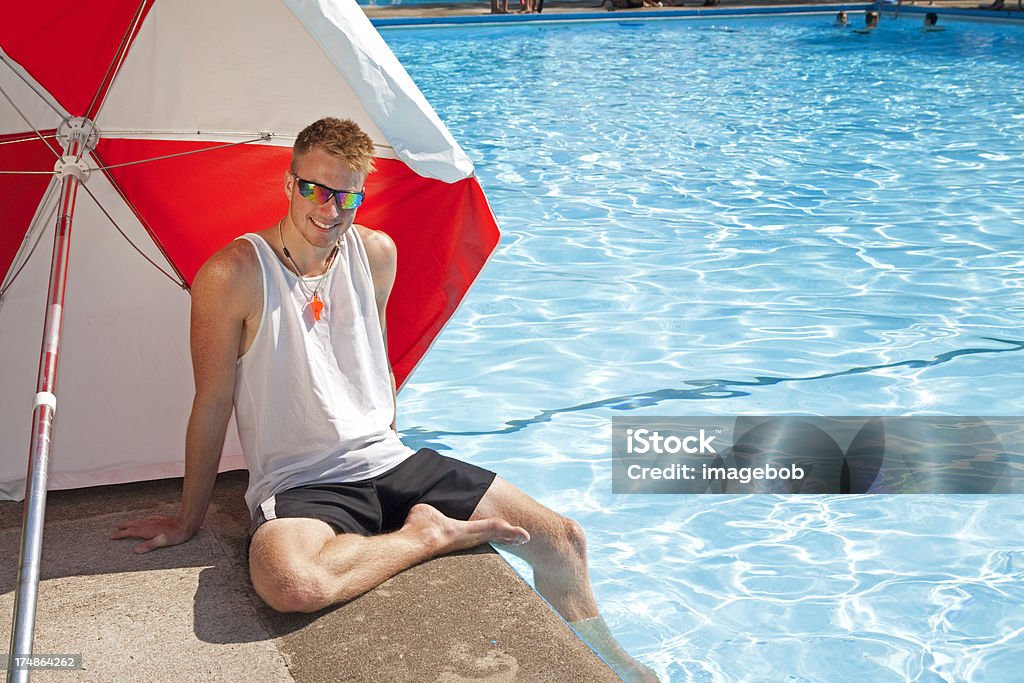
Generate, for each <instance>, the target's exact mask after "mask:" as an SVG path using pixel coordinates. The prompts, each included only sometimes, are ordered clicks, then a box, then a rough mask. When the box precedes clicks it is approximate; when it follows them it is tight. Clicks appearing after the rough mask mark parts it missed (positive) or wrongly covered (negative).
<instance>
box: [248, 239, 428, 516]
mask: <svg viewBox="0 0 1024 683" xmlns="http://www.w3.org/2000/svg"><path fill="white" fill-rule="evenodd" d="M239 239H246V240H248V241H249V242H250V243H252V245H253V247H254V248H255V250H256V255H257V257H258V258H259V262H260V270H261V271H262V274H263V316H262V318H261V319H260V324H259V328H258V329H257V331H256V337H255V338H254V339H253V342H252V345H251V346H250V347H249V350H248V351H246V352H245V354H244V355H243V356H242V357H241V358H239V359H238V366H237V371H236V376H235V420H236V422H237V423H238V437H239V440H240V441H241V444H242V452H243V453H244V455H245V462H246V465H247V466H248V468H249V490H248V491H247V492H246V494H245V501H246V503H247V504H248V505H249V512H250V514H252V515H253V516H255V512H256V508H257V506H259V505H260V504H261V503H262V502H264V501H266V500H267V499H269V498H270V497H271V496H273V495H275V494H277V493H279V492H281V491H284V490H286V489H291V488H294V487H296V486H303V485H305V484H312V483H315V482H334V483H337V482H346V481H359V480H361V479H367V478H369V477H373V476H376V475H378V474H381V473H383V472H385V471H387V470H389V469H391V468H392V467H394V466H396V465H397V464H398V463H400V462H402V461H403V460H405V459H406V458H407V457H409V456H410V455H412V453H413V451H412V449H410V448H409V447H407V446H406V445H405V444H403V443H402V442H401V440H399V438H398V435H397V434H395V432H394V431H393V430H392V429H391V421H392V418H393V416H394V410H395V407H394V397H393V395H392V393H391V379H390V376H389V374H388V371H389V368H390V366H389V364H388V359H387V353H386V351H385V349H384V340H383V337H382V335H381V326H380V320H379V316H378V315H377V305H376V301H375V299H374V291H373V279H372V277H371V275H370V265H369V261H368V260H367V258H366V252H365V250H364V249H363V243H362V240H361V238H360V237H359V231H358V229H357V228H356V227H355V226H352V228H350V229H349V230H348V231H347V232H346V233H345V236H344V237H343V238H342V240H341V245H340V247H339V249H338V254H337V256H336V257H335V259H334V262H333V263H332V264H331V267H330V271H329V273H328V275H327V279H326V280H325V281H324V286H323V288H322V292H323V293H321V298H322V299H323V301H324V304H325V305H324V310H323V312H322V314H321V317H320V320H319V321H316V322H314V319H313V313H312V310H311V308H310V306H309V303H308V302H307V298H306V294H305V293H304V292H303V291H302V288H301V286H300V285H299V278H298V276H296V275H295V273H293V272H292V271H291V270H290V269H288V268H287V267H285V265H284V264H283V263H282V262H281V260H280V259H278V257H277V255H276V254H275V253H274V250H273V249H272V248H271V247H270V245H269V244H267V242H266V241H265V240H264V239H263V238H262V237H260V236H259V235H256V234H252V233H250V234H247V235H243V236H242V237H241V238H239ZM319 280H320V278H319V277H315V278H306V279H305V282H306V285H307V288H308V289H309V290H312V288H313V287H314V286H316V284H317V283H318V282H319Z"/></svg>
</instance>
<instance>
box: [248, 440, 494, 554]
mask: <svg viewBox="0 0 1024 683" xmlns="http://www.w3.org/2000/svg"><path fill="white" fill-rule="evenodd" d="M494 477H495V474H494V472H491V471H490V470H485V469H484V468H482V467H477V466H476V465H471V464H469V463H466V462H462V461H461V460H456V459H454V458H449V457H447V456H444V455H441V454H439V453H438V452H437V451H434V450H431V449H429V448H421V449H420V450H418V451H416V452H415V453H413V454H412V455H410V456H409V457H408V458H406V459H405V460H403V461H402V462H401V463H399V464H398V465H397V466H396V467H394V468H392V469H390V470H388V471H387V472H385V473H384V474H381V475H379V476H376V477H373V478H371V479H364V480H363V481H353V482H346V483H343V484H310V485H308V486H299V487H297V488H293V489H288V490H286V491H282V492H281V493H278V494H276V495H274V496H271V497H270V498H268V499H267V500H265V501H264V502H263V503H261V504H260V505H259V506H258V507H257V508H256V518H255V519H253V522H252V527H251V528H250V529H249V538H250V539H251V538H252V535H253V534H254V533H255V532H256V529H258V528H259V526H260V525H261V524H263V523H264V522H267V521H268V520H271V519H281V518H286V517H310V518H313V519H319V520H322V521H324V522H327V523H328V524H330V525H331V526H332V527H334V529H335V530H336V531H338V532H339V533H353V534H361V535H363V536H373V535H375V534H381V533H387V532H389V531H396V530H398V529H400V528H401V526H402V524H403V523H404V522H405V518H406V516H407V515H408V514H409V510H410V509H412V506H413V505H416V504H418V503H427V504H428V505H432V506H434V507H435V508H437V509H438V510H440V511H441V513H442V514H444V515H446V516H447V517H452V518H454V519H461V520H467V519H469V517H470V515H472V514H473V510H475V509H476V506H477V503H479V502H480V499H481V498H483V497H484V493H486V492H487V489H488V487H490V485H491V482H492V481H494Z"/></svg>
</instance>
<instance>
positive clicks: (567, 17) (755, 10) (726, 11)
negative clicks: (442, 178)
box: [370, 2, 1024, 28]
mask: <svg viewBox="0 0 1024 683" xmlns="http://www.w3.org/2000/svg"><path fill="white" fill-rule="evenodd" d="M394 7H396V8H398V7H402V8H404V9H409V8H410V7H411V6H409V5H405V6H402V5H395V6H394ZM416 7H426V6H424V5H418V6H416ZM879 8H880V11H882V12H883V13H885V14H887V15H888V14H891V13H894V12H897V7H896V5H892V4H888V3H877V2H871V3H868V2H860V3H849V4H832V5H783V6H778V7H711V8H707V7H691V8H665V9H653V10H652V9H646V10H644V11H643V12H636V11H631V10H620V11H617V12H609V11H606V10H602V11H599V12H580V11H574V12H551V13H546V14H483V15H479V14H478V15H465V16H443V17H437V16H431V17H408V16H406V17H394V18H390V17H388V18H379V17H378V18H373V17H371V19H370V21H371V22H372V23H373V25H374V26H376V27H378V28H389V27H401V26H433V27H436V26H446V25H465V24H513V23H523V22H574V23H575V22H590V21H650V20H654V19H686V18H698V17H699V18H716V17H736V16H756V15H764V16H767V15H784V14H831V13H835V12H838V11H840V10H843V11H846V12H865V11H867V10H871V9H873V10H876V11H877V10H879ZM374 9H378V10H379V9H381V6H374ZM898 12H899V13H900V14H925V13H927V12H935V13H937V14H938V15H940V16H943V15H945V16H950V17H956V18H957V19H982V20H985V21H1009V22H1013V23H1020V24H1024V14H1022V13H1021V12H1011V11H994V10H982V9H963V8H957V7H949V8H946V7H943V8H939V7H934V6H925V5H904V6H900V7H899V9H898Z"/></svg>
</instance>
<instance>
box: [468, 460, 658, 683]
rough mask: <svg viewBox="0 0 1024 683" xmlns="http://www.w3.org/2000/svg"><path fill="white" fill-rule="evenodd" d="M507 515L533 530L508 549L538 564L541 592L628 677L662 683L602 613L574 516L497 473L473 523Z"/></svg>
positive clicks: (507, 518)
mask: <svg viewBox="0 0 1024 683" xmlns="http://www.w3.org/2000/svg"><path fill="white" fill-rule="evenodd" d="M485 519H503V520H505V521H506V522H508V523H509V524H513V525H515V526H517V527H522V528H523V529H525V530H526V531H527V533H529V534H530V542H529V543H527V544H526V545H518V546H509V547H506V548H503V550H508V551H509V552H511V553H514V554H515V555H518V556H519V557H521V558H523V559H524V560H526V561H527V562H529V563H530V566H531V567H533V582H534V584H535V585H536V586H537V591H538V592H539V593H540V594H541V595H543V596H544V598H545V599H546V600H547V601H548V602H549V603H551V606H552V607H554V608H555V610H556V611H557V612H558V613H559V614H561V615H562V618H564V619H565V620H566V621H568V622H569V625H570V626H572V627H573V629H575V630H576V632H577V633H579V634H580V636H581V637H583V639H584V640H586V641H587V643H588V644H589V645H590V646H591V647H592V648H594V650H596V651H597V653H598V654H600V655H601V656H602V657H604V659H605V661H607V662H608V664H609V665H611V667H612V668H613V669H615V672H616V673H618V674H619V675H620V676H621V677H622V678H623V680H625V681H654V682H656V681H658V677H657V676H656V675H655V674H654V672H653V671H651V670H650V669H648V668H647V667H645V666H643V665H642V664H640V663H639V662H637V661H636V660H635V659H633V658H632V657H630V655H629V654H628V653H627V652H626V651H625V650H623V649H622V646H621V645H619V644H618V642H616V641H615V638H614V637H613V636H612V634H611V632H610V631H609V630H608V627H607V625H606V624H605V623H604V620H603V619H602V618H601V616H600V614H598V611H597V601H596V600H595V599H594V591H593V589H592V588H591V586H590V577H589V576H588V571H587V542H586V538H585V536H584V534H583V529H582V528H580V525H579V524H577V523H576V522H574V521H573V520H571V519H569V518H567V517H563V516H562V515H560V514H558V513H556V512H554V511H552V510H550V509H548V508H546V507H544V506H543V505H541V504H540V503H538V502H537V501H535V500H534V499H533V498H531V497H530V496H528V495H527V494H526V493H524V492H523V491H521V490H519V489H518V488H516V487H515V486H513V485H512V484H510V483H509V482H507V481H505V480H504V479H502V478H501V477H497V478H495V480H494V483H493V484H491V487H490V488H489V489H488V490H487V493H485V494H484V497H483V498H481V499H480V503H479V504H478V505H477V506H476V510H474V512H473V515H472V516H471V517H470V521H471V522H472V521H474V520H480V521H482V520H485Z"/></svg>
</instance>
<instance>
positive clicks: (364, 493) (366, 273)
mask: <svg viewBox="0 0 1024 683" xmlns="http://www.w3.org/2000/svg"><path fill="white" fill-rule="evenodd" d="M373 152H374V146H373V141H372V140H371V139H370V138H369V136H367V135H366V134H365V133H364V132H363V131H362V130H360V129H359V127H358V126H357V125H356V124H355V123H354V122H352V121H340V120H338V119H333V118H325V119H321V120H320V121H317V122H315V123H313V124H312V125H310V126H308V127H307V128H305V129H304V130H303V131H302V132H300V133H299V135H298V137H297V139H296V141H295V145H294V148H293V150H292V162H291V167H290V168H289V169H288V171H287V172H286V173H285V174H284V192H285V195H286V196H287V197H288V201H289V205H288V212H287V214H286V215H285V216H284V217H283V218H282V219H281V220H280V221H279V222H278V223H277V224H276V225H274V226H272V227H270V228H267V229H265V230H263V231H261V232H258V233H250V234H247V235H244V236H243V237H242V238H239V239H237V240H235V241H234V242H232V243H231V244H229V245H228V246H226V247H224V248H223V249H221V250H220V251H219V252H217V253H216V254H214V255H213V256H212V257H211V258H210V259H209V261H207V262H206V264H205V265H204V266H203V267H202V269H200V271H199V273H198V274H197V275H196V277H195V281H194V282H193V285H192V327H191V346H192V363H193V369H194V375H195V385H196V392H195V398H194V400H193V404H192V414H191V417H190V418H189V423H188V433H187V437H186V443H185V481H184V487H183V493H182V503H181V509H180V511H179V513H178V515H177V516H176V517H155V518H149V519H142V520H134V521H130V522H125V523H122V524H119V525H118V527H119V529H120V531H118V532H117V533H115V534H114V538H127V537H132V538H141V539H144V541H143V542H142V543H139V544H137V545H136V546H135V547H134V551H135V552H138V553H144V552H148V551H150V550H153V549H154V548H159V547H163V546H170V545H175V544H178V543H184V542H185V541H187V540H189V539H190V538H191V537H192V536H193V535H195V534H196V532H197V531H198V530H199V528H200V525H201V524H202V522H203V518H204V517H205V515H206V511H207V508H208V506H209V503H210V497H211V494H212V491H213V486H214V481H215V479H216V475H217V465H218V463H219V462H220V453H221V449H222V447H223V443H224V436H225V432H226V430H227V424H228V419H229V418H230V416H231V412H232V407H233V408H234V412H235V416H236V420H237V423H238V432H239V438H240V441H241V443H242V450H243V453H244V454H245V459H246V464H247V466H248V468H249V489H248V491H247V492H246V502H247V503H248V505H249V509H250V513H251V515H252V520H253V521H252V527H251V529H250V547H249V570H250V575H251V577H252V582H253V587H254V588H255V589H256V592H257V593H258V594H259V596H260V597H261V598H263V600H264V601H265V602H266V603H267V604H268V605H269V606H270V607H272V608H273V609H275V610H278V611H280V612H316V611H318V610H321V609H324V608H326V607H329V606H332V605H337V604H340V603H344V602H347V601H349V600H351V599H353V598H355V597H357V596H359V595H361V594H363V593H365V592H366V591H368V590H370V589H372V588H374V587H375V586H377V585H379V584H380V583H382V582H383V581H385V580H387V579H388V578H390V577H392V576H394V575H395V574H397V573H399V572H401V571H403V570H405V569H407V568H409V567H411V566H413V565H415V564H418V563H420V562H423V561H425V560H428V559H430V558H432V557H436V556H438V555H443V554H445V553H450V552H453V551H456V550H462V549H465V548H470V547H473V546H477V545H480V544H483V543H497V544H501V545H504V546H506V547H508V549H509V550H510V551H512V552H514V553H516V554H517V555H519V556H521V557H522V558H524V559H525V560H526V561H528V562H529V563H530V564H531V565H532V566H533V569H534V579H535V583H536V586H537V590H538V591H540V593H541V594H542V595H543V596H544V597H545V598H546V599H547V600H548V602H550V603H551V605H552V606H553V607H554V608H555V609H556V610H557V611H558V612H559V614H561V615H562V616H563V617H564V618H565V619H566V620H567V621H569V622H570V624H571V625H572V626H573V628H575V629H576V630H577V631H578V632H579V633H580V635H582V636H583V637H584V638H585V639H586V640H587V641H588V642H589V643H590V644H591V646H593V647H594V648H595V649H596V650H597V651H598V652H599V653H600V654H601V655H602V656H604V657H605V659H606V660H607V661H608V662H609V664H611V665H612V666H613V668H615V669H616V670H617V671H618V672H619V673H620V675H622V676H624V677H625V678H626V679H627V680H646V681H655V680H657V678H656V677H655V676H654V674H653V673H651V672H650V671H649V670H648V669H646V668H644V667H642V666H641V665H640V664H638V663H637V662H636V661H635V660H633V659H632V658H631V657H630V656H629V655H628V654H627V653H626V652H625V651H624V650H623V649H622V648H621V647H620V646H619V645H618V644H617V643H616V642H615V640H614V639H613V638H612V636H611V634H610V633H609V632H608V628H607V626H605V624H604V621H603V620H602V619H601V617H600V616H599V614H598V610H597V604H596V602H595V600H594V595H593V591H592V589H591V586H590V581H589V579H588V576H587V560H586V541H585V539H584V536H583V531H582V530H581V529H580V527H579V525H578V524H576V522H574V521H572V520H570V519H567V518H565V517H562V516H561V515H558V514H556V513H555V512H552V511H551V510H549V509H547V508H545V507H544V506H542V505H541V504H539V503H538V502H536V501H535V500H533V499H532V498H530V497H529V496H527V495H526V494H525V493H523V492H522V491H520V490H519V489H518V488H516V487H515V486H513V485H512V484H510V483H508V482H506V481H504V480H503V479H501V478H499V477H496V476H495V474H494V473H493V472H489V471H487V470H484V469H482V468H480V467H477V466H475V465H470V464H468V463H464V462H460V461H458V460H454V459H452V458H448V457H445V456H442V455H439V454H438V453H437V452H435V451H432V450H430V449H421V450H419V451H417V452H415V453H414V452H413V451H412V450H411V449H410V448H408V447H407V446H405V445H404V444H403V443H402V442H401V441H400V440H399V438H398V435H397V434H396V433H395V426H394V425H395V423H394V419H395V383H394V375H393V374H392V373H391V368H390V363H389V362H388V359H387V351H386V348H387V347H386V344H387V342H386V339H387V335H386V330H385V315H384V314H385V309H386V306H387V302H388V297H389V295H390V293H391V288H392V285H393V284H394V281H395V272H396V267H397V256H396V249H395V244H394V242H392V241H391V238H390V237H388V236H387V235H386V234H384V233H382V232H378V231H376V230H371V229H369V228H366V227H363V226H361V225H355V224H354V219H355V214H356V209H357V207H358V206H359V205H360V203H361V202H362V200H363V196H364V194H363V188H364V182H365V180H366V177H367V175H368V174H369V173H370V172H371V171H372V170H373ZM334 188H340V189H334Z"/></svg>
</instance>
